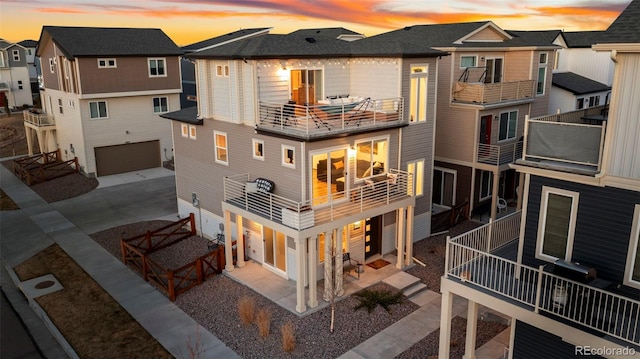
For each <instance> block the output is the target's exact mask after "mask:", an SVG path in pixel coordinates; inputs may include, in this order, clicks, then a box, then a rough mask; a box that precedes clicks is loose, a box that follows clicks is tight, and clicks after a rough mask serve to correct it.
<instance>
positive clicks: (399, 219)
mask: <svg viewBox="0 0 640 359" xmlns="http://www.w3.org/2000/svg"><path fill="white" fill-rule="evenodd" d="M396 243H397V248H398V258H397V263H396V268H398V269H400V270H402V268H404V264H403V263H404V256H405V253H404V207H403V208H398V209H397V210H396Z"/></svg>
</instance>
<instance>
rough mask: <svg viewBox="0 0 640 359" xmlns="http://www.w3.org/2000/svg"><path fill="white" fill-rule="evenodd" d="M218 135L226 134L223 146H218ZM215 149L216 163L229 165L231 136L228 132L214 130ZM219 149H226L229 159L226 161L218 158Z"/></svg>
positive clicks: (214, 157) (214, 158)
mask: <svg viewBox="0 0 640 359" xmlns="http://www.w3.org/2000/svg"><path fill="white" fill-rule="evenodd" d="M218 136H224V142H225V144H224V147H223V146H218ZM213 149H214V153H213V160H214V161H215V162H216V163H219V164H221V165H225V166H228V165H229V136H228V135H227V133H226V132H222V131H216V130H213ZM219 149H224V150H225V151H226V153H227V160H226V161H223V160H220V159H218V150H219Z"/></svg>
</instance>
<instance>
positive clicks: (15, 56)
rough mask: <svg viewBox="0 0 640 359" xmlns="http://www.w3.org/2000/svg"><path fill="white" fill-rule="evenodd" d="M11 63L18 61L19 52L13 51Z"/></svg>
mask: <svg viewBox="0 0 640 359" xmlns="http://www.w3.org/2000/svg"><path fill="white" fill-rule="evenodd" d="M12 53H13V61H20V51H19V50H13V51H12Z"/></svg>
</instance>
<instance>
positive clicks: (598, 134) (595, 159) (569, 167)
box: [518, 106, 608, 176]
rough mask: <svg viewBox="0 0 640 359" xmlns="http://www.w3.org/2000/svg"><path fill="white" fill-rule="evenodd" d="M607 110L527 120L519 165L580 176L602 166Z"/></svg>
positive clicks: (601, 108) (593, 108)
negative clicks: (521, 158)
mask: <svg viewBox="0 0 640 359" xmlns="http://www.w3.org/2000/svg"><path fill="white" fill-rule="evenodd" d="M607 114H608V111H607V107H606V106H598V107H592V108H588V109H583V110H577V111H571V112H565V113H560V114H556V115H549V116H543V117H538V118H533V119H530V118H527V121H526V124H525V139H526V140H525V146H524V147H525V148H524V153H523V160H521V161H518V163H519V164H523V165H527V166H534V167H540V168H549V169H555V170H561V171H565V172H572V173H578V174H584V175H591V176H593V175H595V174H597V173H598V172H600V168H601V166H602V153H603V149H604V139H605V131H606V124H607Z"/></svg>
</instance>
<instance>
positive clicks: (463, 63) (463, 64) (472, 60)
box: [460, 55, 478, 69]
mask: <svg viewBox="0 0 640 359" xmlns="http://www.w3.org/2000/svg"><path fill="white" fill-rule="evenodd" d="M476 66H478V56H476V55H464V56H460V68H461V69H465V68H467V67H476Z"/></svg>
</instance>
